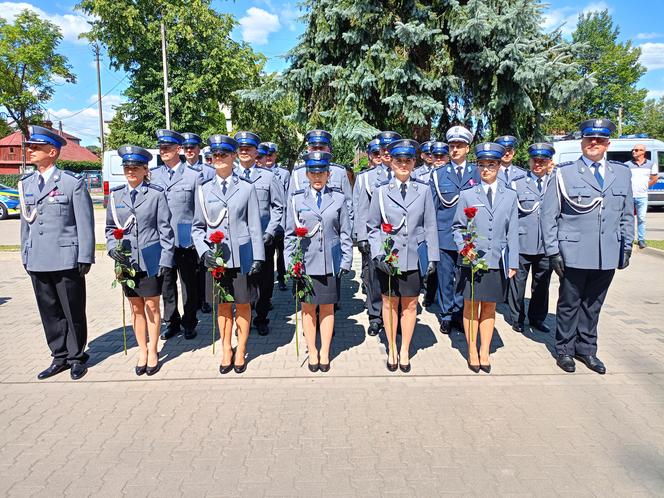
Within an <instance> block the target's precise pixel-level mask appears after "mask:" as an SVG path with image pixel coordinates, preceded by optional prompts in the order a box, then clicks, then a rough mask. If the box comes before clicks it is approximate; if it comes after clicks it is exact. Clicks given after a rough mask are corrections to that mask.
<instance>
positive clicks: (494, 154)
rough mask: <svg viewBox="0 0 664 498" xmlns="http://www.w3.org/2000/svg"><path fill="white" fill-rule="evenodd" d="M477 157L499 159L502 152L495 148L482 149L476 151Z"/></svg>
mask: <svg viewBox="0 0 664 498" xmlns="http://www.w3.org/2000/svg"><path fill="white" fill-rule="evenodd" d="M476 155H477V159H501V158H502V157H503V155H504V154H503V153H502V152H500V151H497V150H482V151H478V152H476Z"/></svg>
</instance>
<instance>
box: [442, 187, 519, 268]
mask: <svg viewBox="0 0 664 498" xmlns="http://www.w3.org/2000/svg"><path fill="white" fill-rule="evenodd" d="M493 188H494V191H493V192H494V196H493V206H492V207H489V199H488V198H487V196H486V194H485V193H484V189H483V188H482V186H481V185H477V186H475V187H472V188H468V189H466V190H463V191H462V192H461V195H460V196H459V203H458V205H457V208H456V213H455V215H454V223H453V225H452V227H453V230H454V241H455V242H456V249H457V250H458V251H461V249H463V246H464V241H463V235H462V234H461V229H462V228H465V227H466V226H467V224H468V218H466V214H465V213H464V209H465V208H467V207H476V208H477V214H476V215H475V229H476V230H477V233H478V235H479V237H478V238H477V240H476V241H475V245H476V249H475V251H476V252H477V254H478V255H479V256H480V257H482V258H484V259H485V260H486V262H487V264H488V265H489V268H490V269H499V268H501V264H500V262H501V259H503V264H507V268H503V270H507V269H509V268H514V269H516V268H519V216H518V214H517V212H518V210H517V205H516V192H515V191H514V190H512V189H510V188H507V187H506V186H505V184H503V183H502V182H498V181H496V182H495V183H494V184H493ZM462 259H463V258H462V257H461V255H459V262H458V264H459V265H461V264H462Z"/></svg>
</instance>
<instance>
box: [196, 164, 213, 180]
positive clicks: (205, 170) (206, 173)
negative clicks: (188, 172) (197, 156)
mask: <svg viewBox="0 0 664 498" xmlns="http://www.w3.org/2000/svg"><path fill="white" fill-rule="evenodd" d="M194 166H200V167H201V173H202V175H203V181H205V180H209V179H210V178H214V177H215V175H216V174H217V170H216V169H214V166H212V165H210V164H207V163H205V164H202V163H200V162H198V163H196V164H194Z"/></svg>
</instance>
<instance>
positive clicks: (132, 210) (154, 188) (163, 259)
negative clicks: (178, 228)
mask: <svg viewBox="0 0 664 498" xmlns="http://www.w3.org/2000/svg"><path fill="white" fill-rule="evenodd" d="M129 190H130V189H129V186H128V185H119V186H117V187H115V188H114V189H113V190H112V191H111V194H110V198H109V202H108V206H107V208H106V250H107V251H110V250H111V249H113V248H114V247H116V246H117V245H118V243H121V244H122V246H123V248H124V249H125V250H126V249H130V250H131V256H130V261H131V266H132V267H133V268H134V269H135V270H136V271H144V272H147V274H148V276H154V275H156V274H157V273H158V272H159V267H160V266H163V267H165V268H173V267H174V266H175V264H174V263H175V261H174V251H175V249H174V247H175V236H174V234H173V228H172V227H171V212H170V210H169V209H168V201H167V200H166V194H165V193H164V189H163V188H161V187H160V186H159V185H152V184H147V185H146V184H143V185H140V186H139V187H138V189H137V194H136V201H135V202H134V204H133V205H132V202H131V197H130V194H129ZM112 203H114V204H115V212H116V214H117V221H118V222H119V223H120V225H119V226H116V224H115V221H116V220H115V219H114V218H113V209H112ZM132 216H134V217H135V218H134V221H132V222H131V223H130V224H129V225H127V221H128V219H129V218H130V217H132ZM125 226H126V229H125V233H124V237H123V238H122V240H121V241H118V240H116V239H115V238H114V237H113V230H114V229H116V228H123V227H125Z"/></svg>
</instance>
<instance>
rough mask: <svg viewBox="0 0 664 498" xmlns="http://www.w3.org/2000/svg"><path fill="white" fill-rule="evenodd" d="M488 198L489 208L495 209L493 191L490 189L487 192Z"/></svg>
mask: <svg viewBox="0 0 664 498" xmlns="http://www.w3.org/2000/svg"><path fill="white" fill-rule="evenodd" d="M486 198H487V199H488V200H489V207H490V208H492V207H493V189H492V188H491V187H489V190H487V191H486Z"/></svg>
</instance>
